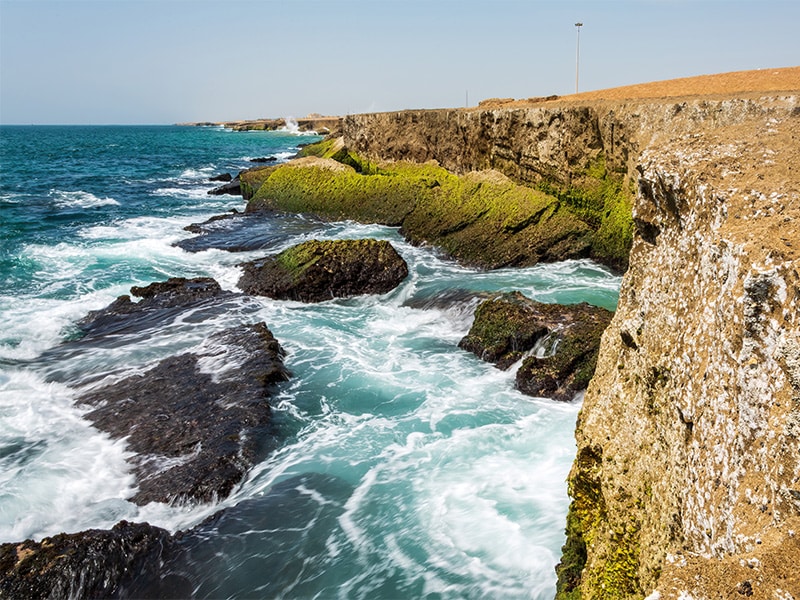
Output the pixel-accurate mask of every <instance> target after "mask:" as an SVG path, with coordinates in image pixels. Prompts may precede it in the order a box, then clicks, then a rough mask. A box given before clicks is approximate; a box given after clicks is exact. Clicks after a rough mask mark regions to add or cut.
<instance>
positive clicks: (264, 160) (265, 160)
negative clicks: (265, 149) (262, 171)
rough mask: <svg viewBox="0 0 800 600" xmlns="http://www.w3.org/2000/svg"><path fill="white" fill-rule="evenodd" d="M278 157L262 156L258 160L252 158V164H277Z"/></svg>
mask: <svg viewBox="0 0 800 600" xmlns="http://www.w3.org/2000/svg"><path fill="white" fill-rule="evenodd" d="M277 160H278V159H277V157H275V156H260V157H258V158H251V159H250V162H251V163H270V162H277Z"/></svg>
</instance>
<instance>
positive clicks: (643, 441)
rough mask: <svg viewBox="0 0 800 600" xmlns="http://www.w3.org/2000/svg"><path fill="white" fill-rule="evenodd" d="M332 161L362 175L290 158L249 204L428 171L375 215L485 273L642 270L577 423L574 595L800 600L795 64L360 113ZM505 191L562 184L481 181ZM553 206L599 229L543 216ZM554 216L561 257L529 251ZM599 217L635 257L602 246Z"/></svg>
mask: <svg viewBox="0 0 800 600" xmlns="http://www.w3.org/2000/svg"><path fill="white" fill-rule="evenodd" d="M321 156H322V157H323V159H324V158H325V157H329V158H332V159H338V161H339V162H340V163H344V164H346V165H348V164H349V165H350V167H351V169H352V172H347V173H344V174H343V173H341V172H337V171H336V170H335V169H329V171H328V173H330V175H328V174H325V173H322V170H324V169H325V168H326V166H325V165H324V164H320V163H315V164H312V163H309V164H307V165H305V166H303V167H296V168H298V170H302V169H306V170H307V171H306V172H307V173H309V174H310V173H313V174H314V176H313V178H312V180H313V182H314V183H313V185H309V186H307V187H308V188H312V187H313V188H316V189H322V190H324V192H323V193H322V196H324V197H325V199H326V204H325V206H324V207H323V203H322V199H321V198H320V199H319V200H315V199H314V198H315V196H314V195H313V194H311V195H310V196H309V195H308V194H306V192H308V191H309V189H306V187H305V186H304V185H303V184H302V183H297V182H298V181H301V180H302V178H301V177H297V176H296V174H292V175H295V176H292V177H290V176H289V174H288V171H286V170H284V171H283V174H282V175H281V174H279V173H281V171H279V170H276V171H273V172H268V173H267V172H265V173H264V176H263V177H264V179H263V181H259V183H258V185H257V186H255V188H257V189H254V191H253V199H252V200H251V207H252V208H253V209H254V210H255V209H259V208H264V207H270V208H277V209H282V210H299V211H308V212H314V213H317V214H327V215H328V216H329V217H331V218H342V217H347V218H357V219H358V218H361V219H376V220H380V218H379V216H376V215H375V214H365V212H364V209H363V207H364V206H369V209H368V210H371V211H375V210H377V209H376V208H375V207H376V204H375V203H374V202H367V201H368V200H370V199H372V198H381V199H383V200H384V201H385V199H386V197H387V195H386V193H385V191H386V190H385V189H384V188H381V192H380V193H377V194H374V195H370V193H368V191H365V190H368V189H369V188H370V187H371V186H378V185H379V184H382V183H389V182H390V181H392V182H393V183H396V181H397V179H396V173H397V169H409V167H408V166H407V165H418V166H419V165H423V166H426V167H427V168H428V169H430V170H429V171H427V172H426V173H424V174H422V173H420V172H419V171H416V172H415V173H414V175H413V176H412V177H411V178H406V180H405V181H409V180H411V181H414V178H415V177H416V178H417V179H416V181H417V183H416V184H414V186H412V188H413V190H417V191H420V193H416V192H415V191H413V190H412V191H409V190H406V189H402V190H399V189H397V188H395V192H394V193H393V194H390V195H389V196H390V197H391V198H392V199H393V202H391V203H389V204H387V205H386V206H384V208H383V209H382V210H379V211H378V212H379V213H381V214H382V215H383V217H384V219H385V221H386V222H393V223H395V224H398V225H400V226H401V228H402V230H403V231H404V232H405V233H406V235H407V236H408V237H409V238H410V239H416V240H417V241H419V242H420V243H423V242H430V243H434V244H436V245H439V246H440V247H443V248H444V249H445V250H447V251H448V252H449V253H451V254H452V255H454V256H456V257H460V258H461V259H462V260H467V261H472V262H478V263H481V262H483V263H484V264H486V265H487V266H490V267H491V266H498V265H504V266H507V265H511V266H513V265H514V264H531V263H532V262H536V261H537V260H553V259H558V258H568V257H575V256H581V255H583V256H593V257H595V258H597V259H598V260H601V261H603V262H606V264H610V265H612V266H616V267H617V268H619V269H621V270H624V271H625V275H624V278H623V283H622V288H621V292H620V300H619V306H618V309H617V311H616V314H615V316H614V318H613V320H612V322H611V324H610V326H609V327H608V329H607V330H606V332H605V334H604V335H603V338H602V343H601V347H600V355H599V359H598V366H597V371H596V373H595V375H594V377H593V379H592V381H591V383H590V384H589V388H588V391H587V393H586V396H585V400H584V404H583V409H582V412H581V415H580V418H579V420H578V424H577V429H576V440H577V444H578V453H577V458H576V461H575V463H574V467H573V470H572V473H571V475H570V478H569V491H570V496H571V499H572V504H571V509H570V514H569V517H568V522H567V535H568V539H567V544H566V545H565V547H564V555H563V557H562V560H561V563H560V565H559V567H558V573H559V588H558V597H559V598H643V597H645V596H648V595H649V597H651V598H687V597H693V598H717V597H726V598H727V597H732V598H733V597H739V596H753V597H755V598H796V597H798V595H800V576H799V575H798V571H797V568H796V565H797V564H798V563H800V540H799V539H798V535H800V534H798V532H800V501H799V500H798V499H799V498H800V440H799V439H798V435H800V429H798V423H800V311H798V302H799V301H800V262H798V261H799V258H800V257H798V248H799V247H800V225H799V223H800V176H798V174H797V173H796V171H794V170H793V168H794V165H796V164H797V163H798V160H800V68H798V67H791V68H784V69H765V70H762V71H750V72H740V73H730V74H720V75H710V76H704V77H697V78H690V79H682V80H674V81H672V82H656V83H652V84H643V85H640V86H631V87H628V88H620V89H616V90H604V91H599V92H591V93H586V94H580V95H576V96H572V97H563V98H542V99H529V100H521V101H517V100H508V99H507V100H499V99H495V100H492V101H488V102H485V103H482V104H481V105H480V106H478V107H475V108H469V109H439V110H416V111H414V110H409V111H400V112H391V113H379V114H363V115H348V116H346V117H345V118H344V119H343V121H342V135H341V137H340V139H339V140H338V141H337V142H336V144H333V143H332V144H331V146H330V147H329V148H328V149H327V150H326V151H324V152H322V153H321ZM436 169H443V170H446V171H447V172H448V173H450V174H452V175H453V176H456V177H461V178H462V179H461V181H462V183H461V184H460V185H459V184H454V183H452V182H450V181H448V180H446V177H444V176H442V175H441V174H440V173H439V172H438V171H436ZM391 173H395V175H390V174H391ZM476 173H478V174H480V173H483V174H484V175H477V174H476ZM486 173H497V175H496V176H492V177H488V176H487V175H485V174H486ZM381 174H383V175H384V176H385V177H386V179H385V181H383V182H381V181H380V180H378V179H375V178H376V177H380V176H381ZM337 177H339V178H341V177H344V178H349V179H347V180H346V181H345V180H344V179H337ZM392 177H394V178H395V179H392ZM273 178H274V179H273ZM353 178H356V179H353ZM358 178H360V179H358ZM370 178H371V179H370ZM426 178H427V179H426ZM506 179H507V180H508V181H507V182H506ZM465 180H466V181H467V182H468V183H466V184H465V183H464V181H465ZM270 182H271V183H270ZM425 182H427V188H426V183H425ZM469 182H472V183H469ZM360 184H363V185H360ZM492 185H494V186H498V185H515V186H521V188H523V189H526V190H531V193H533V191H535V192H537V193H540V194H544V195H546V196H548V197H549V198H551V199H553V200H547V199H545V198H543V197H542V196H537V202H532V201H530V200H529V199H525V200H522V199H520V197H521V196H524V194H522V195H521V196H520V189H517V191H516V192H503V193H502V194H501V193H499V189H500V188H499V187H494V192H489V196H488V197H485V198H483V197H481V196H480V194H479V193H477V192H476V191H475V188H476V187H479V186H480V187H484V186H485V188H488V189H491V188H492ZM340 186H344V188H345V189H348V190H350V193H346V194H343V193H340V192H339V191H337V190H340V189H341V187H340ZM415 186H416V187H415ZM426 189H427V190H435V193H433V194H429V192H426V191H425V190H426ZM503 189H504V190H505V189H507V188H503ZM484 191H486V189H484ZM515 195H516V196H515ZM406 196H413V198H414V199H413V200H411V201H408V202H406V201H404V200H403V198H404V197H406ZM353 197H358V198H360V201H359V202H355V203H353V205H352V206H350V207H348V202H347V199H348V198H353ZM498 197H503V198H506V199H508V198H512V200H511V201H509V202H508V203H505V204H503V205H502V206H500V207H498V206H497V205H496V204H493V203H492V202H493V200H496V199H497V198H498ZM514 197H516V198H517V199H516V200H513V198H514ZM420 198H421V200H420ZM426 198H428V199H426ZM429 198H433V200H431V199H429ZM615 199H616V200H615ZM545 206H546V207H548V208H547V209H546V210H542V208H543V207H545ZM522 208H525V209H526V210H527V211H528V212H527V213H525V212H522V213H520V212H519V210H520V209H522ZM562 211H563V212H562ZM558 214H562V215H563V216H565V217H567V216H570V215H571V216H573V217H576V219H575V220H573V224H574V223H577V222H579V223H583V224H584V225H586V226H587V229H586V230H585V231H583V232H580V231H578V230H576V229H575V228H571V226H569V225H566V224H565V223H566V221H568V220H569V219H566V220H559V221H556V222H557V223H559V228H555V227H552V226H551V224H547V223H548V221H547V219H549V218H551V217H553V215H558ZM501 215H505V216H506V219H507V220H506V221H502V220H501V219H500V217H501ZM526 217H530V218H526ZM628 221H629V222H630V223H631V224H632V227H631V230H630V231H631V235H630V238H629V239H626V238H625V236H624V235H622V234H623V233H624V232H625V231H626V222H628ZM487 223H490V226H487ZM540 225H542V231H544V230H548V231H553V230H555V229H558V231H559V234H558V235H557V236H556V238H551V239H550V240H549V241H552V242H555V241H557V240H559V241H560V240H565V239H569V240H570V241H571V243H569V244H566V248H567V250H566V252H563V253H558V254H557V255H554V253H549V254H547V253H542V252H539V250H536V251H532V249H534V248H539V249H541V247H542V246H537V243H535V242H537V241H541V240H543V239H544V238H543V237H541V236H540V234H539V233H538V232H537V233H535V234H534V232H536V228H537V227H539V226H540ZM484 226H486V227H484ZM604 226H605V231H606V232H613V234H612V235H609V236H606V240H607V241H610V242H611V243H610V245H611V246H612V247H614V248H615V249H616V250H615V251H614V252H616V251H618V250H619V249H620V248H624V250H623V252H624V259H623V260H620V259H619V255H618V254H617V256H616V257H614V252H610V253H608V252H607V253H605V254H604V252H603V251H601V250H598V246H599V244H597V242H596V240H597V238H598V237H600V236H598V232H600V231H603V230H604ZM568 230H569V232H570V233H567V231H568ZM420 232H422V233H420ZM528 234H530V235H528ZM475 239H480V240H481V241H480V243H479V244H474V245H477V246H480V247H481V248H482V249H485V250H481V252H479V253H478V254H475V253H473V245H472V244H471V243H470V242H471V241H474V240H475ZM522 240H525V241H524V242H522ZM515 241H516V242H518V243H516V244H515ZM547 243H549V242H547ZM547 243H544V244H543V246H544V247H550V246H547ZM621 244H622V245H621ZM498 246H500V247H503V248H504V253H503V254H502V256H501V257H500V258H499V259H495V258H491V259H487V258H486V257H487V256H494V254H493V251H494V250H496V249H497V247H498ZM511 248H513V250H511ZM526 250H528V251H530V252H529V253H527V254H526ZM512 257H513V258H512Z"/></svg>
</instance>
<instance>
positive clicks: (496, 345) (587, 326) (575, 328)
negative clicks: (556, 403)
mask: <svg viewBox="0 0 800 600" xmlns="http://www.w3.org/2000/svg"><path fill="white" fill-rule="evenodd" d="M611 317H612V313H610V312H609V311H607V310H605V309H602V308H598V307H594V306H590V305H589V304H586V303H581V304H574V305H568V306H565V305H560V304H543V303H541V302H536V301H534V300H531V299H529V298H527V297H525V296H523V295H522V294H521V293H519V292H510V293H505V294H501V295H499V296H497V297H496V298H493V299H490V300H486V301H484V302H482V303H481V304H480V305H479V306H478V308H477V309H476V311H475V320H474V322H473V324H472V327H471V328H470V331H469V333H468V334H467V335H466V336H465V337H464V338H463V339H462V340H461V342H460V343H459V347H460V348H462V349H463V350H467V351H469V352H472V353H473V354H475V355H476V356H478V357H479V358H481V359H482V360H485V361H487V362H491V363H494V364H495V366H497V368H499V369H504V370H505V369H508V368H510V367H511V366H512V365H513V364H515V363H517V362H518V361H520V360H522V359H524V360H523V362H522V365H521V367H520V368H519V369H518V370H517V375H516V386H517V389H519V390H520V391H521V392H523V393H525V394H528V395H530V396H544V397H548V398H553V399H555V400H563V401H568V400H572V399H573V398H574V396H575V394H576V393H577V392H578V391H580V390H583V389H586V386H587V385H588V383H589V380H590V379H591V377H592V374H593V373H594V367H595V365H596V363H597V352H598V349H599V347H600V337H601V336H602V334H603V331H604V330H605V328H606V327H607V326H608V324H609V322H610V321H611Z"/></svg>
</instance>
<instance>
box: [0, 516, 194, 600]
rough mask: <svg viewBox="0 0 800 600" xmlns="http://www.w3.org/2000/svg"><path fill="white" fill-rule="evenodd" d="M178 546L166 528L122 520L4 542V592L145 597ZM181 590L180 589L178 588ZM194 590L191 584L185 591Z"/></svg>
mask: <svg viewBox="0 0 800 600" xmlns="http://www.w3.org/2000/svg"><path fill="white" fill-rule="evenodd" d="M172 546H173V542H172V538H171V536H170V534H169V532H167V531H166V530H164V529H161V528H158V527H153V526H151V525H148V524H147V523H128V522H126V521H121V522H120V523H118V524H117V525H116V526H114V528H113V529H111V530H99V529H91V530H88V531H83V532H80V533H71V534H65V533H62V534H59V535H55V536H53V537H48V538H45V539H43V540H42V541H41V542H34V541H32V540H27V541H25V542H21V543H18V544H2V545H0V597H2V598H26V599H28V600H37V599H39V598H141V597H148V596H149V594H147V593H146V592H145V590H147V589H152V587H153V582H157V581H158V580H159V578H160V572H161V569H162V564H163V561H164V559H165V557H166V556H167V555H168V554H169V552H170V549H171V547H172ZM173 591H178V590H173ZM182 591H183V593H184V594H186V593H191V588H188V589H184V590H182Z"/></svg>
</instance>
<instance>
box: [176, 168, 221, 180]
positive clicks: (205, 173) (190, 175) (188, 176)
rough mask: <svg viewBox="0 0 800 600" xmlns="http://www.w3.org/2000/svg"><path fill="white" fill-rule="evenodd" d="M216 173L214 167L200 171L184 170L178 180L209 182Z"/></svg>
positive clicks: (200, 169)
mask: <svg viewBox="0 0 800 600" xmlns="http://www.w3.org/2000/svg"><path fill="white" fill-rule="evenodd" d="M214 172H215V171H214V167H213V166H206V167H200V168H198V169H191V168H190V169H184V170H183V171H182V172H181V174H180V175H179V176H178V179H179V180H182V181H186V180H188V181H196V180H198V179H201V180H207V179H208V177H209V176H211V175H213V174H214Z"/></svg>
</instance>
